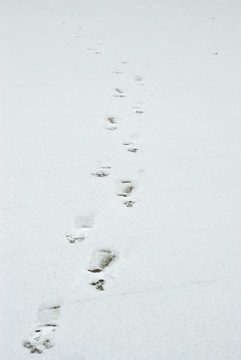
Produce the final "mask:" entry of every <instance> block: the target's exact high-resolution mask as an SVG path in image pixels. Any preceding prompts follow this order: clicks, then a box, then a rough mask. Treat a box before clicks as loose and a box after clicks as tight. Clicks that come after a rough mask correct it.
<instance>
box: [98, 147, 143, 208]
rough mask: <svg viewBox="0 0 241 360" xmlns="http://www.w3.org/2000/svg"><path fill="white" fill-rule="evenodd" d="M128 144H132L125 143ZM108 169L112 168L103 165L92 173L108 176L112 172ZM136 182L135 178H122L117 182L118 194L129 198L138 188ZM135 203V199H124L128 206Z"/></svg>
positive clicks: (132, 149) (133, 149)
mask: <svg viewBox="0 0 241 360" xmlns="http://www.w3.org/2000/svg"><path fill="white" fill-rule="evenodd" d="M125 145H126V146H128V145H130V143H125ZM130 151H133V152H136V151H137V149H136V148H131V150H130ZM106 169H110V167H102V168H100V169H98V170H96V171H95V172H94V173H92V175H93V176H96V177H106V176H108V175H109V174H110V173H109V172H108V171H106ZM136 187H137V186H136V184H135V182H134V181H133V180H121V181H119V182H118V183H117V196H119V197H123V198H129V197H130V196H131V195H132V194H133V192H134V190H135V189H136ZM134 204H135V201H134V200H131V199H128V200H125V201H124V205H125V206H126V207H133V205H134Z"/></svg>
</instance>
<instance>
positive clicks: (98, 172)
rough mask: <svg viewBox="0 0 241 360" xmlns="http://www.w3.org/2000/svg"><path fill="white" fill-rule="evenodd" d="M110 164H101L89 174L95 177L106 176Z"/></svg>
mask: <svg viewBox="0 0 241 360" xmlns="http://www.w3.org/2000/svg"><path fill="white" fill-rule="evenodd" d="M110 169H111V167H110V166H102V167H100V168H98V169H97V170H96V171H94V172H93V173H92V174H91V175H92V176H95V177H101V178H102V177H106V176H108V175H110Z"/></svg>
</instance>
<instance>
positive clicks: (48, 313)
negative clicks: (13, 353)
mask: <svg viewBox="0 0 241 360" xmlns="http://www.w3.org/2000/svg"><path fill="white" fill-rule="evenodd" d="M60 308H61V305H60V304H59V303H58V302H56V303H51V304H47V305H43V306H41V307H40V308H39V310H38V325H37V326H36V327H35V328H34V330H33V331H32V332H31V334H30V336H29V339H27V340H25V341H24V342H23V346H24V347H25V348H27V349H28V350H29V351H30V353H36V354H41V353H42V352H43V351H45V350H49V349H51V348H52V347H53V346H54V339H53V335H54V332H55V331H56V329H57V328H58V324H57V320H58V317H59V314H60Z"/></svg>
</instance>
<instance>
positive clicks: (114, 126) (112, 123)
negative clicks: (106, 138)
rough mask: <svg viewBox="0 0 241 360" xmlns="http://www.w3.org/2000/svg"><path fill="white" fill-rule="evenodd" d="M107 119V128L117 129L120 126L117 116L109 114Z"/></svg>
mask: <svg viewBox="0 0 241 360" xmlns="http://www.w3.org/2000/svg"><path fill="white" fill-rule="evenodd" d="M106 121H107V125H106V126H105V128H106V129H107V130H116V129H117V128H118V125H117V120H116V118H115V117H113V116H109V117H108V118H106Z"/></svg>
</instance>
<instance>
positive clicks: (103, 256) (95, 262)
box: [88, 249, 116, 273]
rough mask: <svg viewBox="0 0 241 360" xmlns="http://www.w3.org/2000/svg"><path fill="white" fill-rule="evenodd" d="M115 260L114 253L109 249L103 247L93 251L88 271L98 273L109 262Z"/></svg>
mask: <svg viewBox="0 0 241 360" xmlns="http://www.w3.org/2000/svg"><path fill="white" fill-rule="evenodd" d="M115 260H116V254H114V253H113V252H112V251H111V250H108V249H103V250H98V251H96V252H94V254H93V255H92V260H91V264H90V266H89V268H88V271H90V272H92V273H99V272H101V271H103V270H105V269H106V268H107V267H108V266H109V265H110V264H111V263H113V262H114V261H115Z"/></svg>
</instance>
